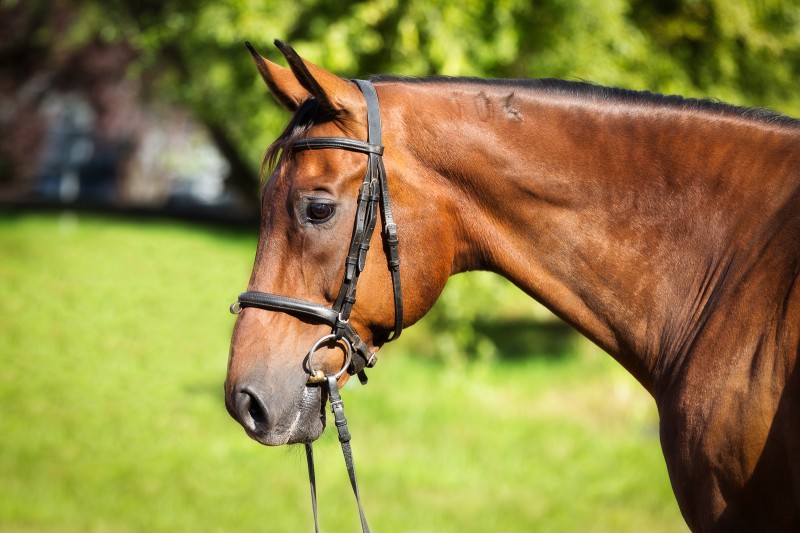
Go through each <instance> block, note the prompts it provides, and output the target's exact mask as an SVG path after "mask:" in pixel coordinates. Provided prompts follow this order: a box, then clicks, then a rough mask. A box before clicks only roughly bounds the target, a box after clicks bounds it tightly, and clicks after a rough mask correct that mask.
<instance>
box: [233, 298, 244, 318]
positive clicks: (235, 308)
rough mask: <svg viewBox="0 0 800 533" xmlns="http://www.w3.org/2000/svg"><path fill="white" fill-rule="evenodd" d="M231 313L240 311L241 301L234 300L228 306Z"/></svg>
mask: <svg viewBox="0 0 800 533" xmlns="http://www.w3.org/2000/svg"><path fill="white" fill-rule="evenodd" d="M230 311H231V314H234V315H238V314H239V313H241V312H242V303H241V302H240V301H238V300H237V301H235V302H233V303H232V304H231V307H230Z"/></svg>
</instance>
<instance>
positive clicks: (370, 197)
mask: <svg viewBox="0 0 800 533" xmlns="http://www.w3.org/2000/svg"><path fill="white" fill-rule="evenodd" d="M354 81H355V83H356V84H357V85H358V88H359V89H361V92H362V93H363V94H364V99H365V100H366V103H367V123H368V138H367V142H364V141H359V140H356V139H350V138H347V137H309V138H305V139H300V140H298V141H296V142H295V143H294V146H293V147H292V149H293V150H297V151H300V150H323V149H338V150H348V151H351V152H360V153H362V154H367V156H368V157H369V160H368V162H367V172H366V174H365V176H364V180H363V182H362V183H361V187H360V188H359V193H358V203H357V205H356V219H355V226H354V228H353V236H352V237H351V239H350V248H349V251H348V253H347V258H346V259H345V268H344V277H343V279H342V286H341V288H340V289H339V295H338V296H337V298H336V301H335V302H334V303H333V306H332V307H330V308H329V307H324V306H321V305H319V304H316V303H313V302H309V301H306V300H299V299H297V298H292V297H289V296H280V295H277V294H268V293H265V292H258V291H247V292H243V293H242V294H240V295H239V299H238V301H236V302H235V303H234V304H233V305H231V312H232V313H234V314H238V313H239V312H240V311H241V310H242V309H243V308H245V307H257V308H259V309H266V310H268V311H278V312H283V313H288V314H290V315H295V316H299V317H300V318H305V319H310V320H312V321H322V322H324V323H326V324H328V325H329V326H331V328H332V332H331V333H330V334H329V335H326V336H325V337H323V339H326V340H335V341H340V340H342V341H345V342H346V343H347V344H349V346H350V347H352V350H353V352H355V354H356V355H357V356H358V357H355V358H352V360H351V362H350V364H349V365H348V368H347V371H348V372H349V373H350V374H358V375H359V378H360V379H361V381H362V383H364V382H366V374H365V373H364V368H365V367H366V368H372V367H373V366H374V365H375V363H376V361H377V357H376V355H375V354H374V353H373V352H372V351H371V350H370V349H369V347H368V346H367V345H366V344H365V343H364V341H363V340H361V337H360V336H359V335H358V332H356V330H355V329H354V328H353V326H352V325H351V324H350V322H349V319H350V313H351V312H352V310H353V306H354V305H355V303H356V286H357V284H358V279H359V276H360V275H361V272H362V271H363V270H364V265H365V263H366V259H367V252H368V251H369V244H370V240H371V239H372V234H373V231H374V230H375V225H376V223H377V219H378V211H379V205H380V212H381V214H382V221H383V242H384V246H385V248H386V254H387V261H388V264H389V271H390V272H391V275H392V291H393V295H394V331H393V332H392V334H391V335H390V337H389V338H388V339H387V342H388V341H391V340H394V339H396V338H397V337H399V336H400V333H401V332H402V331H403V294H402V289H401V286H400V257H399V255H398V251H397V245H398V240H397V225H396V224H395V222H394V216H393V215H392V202H391V198H390V196H389V185H388V182H387V180H386V169H385V168H384V166H383V158H382V156H383V146H382V145H381V116H380V105H379V103H378V94H377V93H376V92H375V87H374V86H373V85H372V83H370V82H368V81H364V80H354ZM321 344H324V342H322V339H320V341H318V342H317V344H315V346H319V345H321ZM309 355H311V354H309ZM306 371H307V372H308V374H309V376H310V377H309V381H310V382H312V383H320V382H321V381H322V378H321V377H320V375H319V373H318V372H317V371H316V370H314V369H313V368H312V367H311V365H310V364H309V365H307V367H306Z"/></svg>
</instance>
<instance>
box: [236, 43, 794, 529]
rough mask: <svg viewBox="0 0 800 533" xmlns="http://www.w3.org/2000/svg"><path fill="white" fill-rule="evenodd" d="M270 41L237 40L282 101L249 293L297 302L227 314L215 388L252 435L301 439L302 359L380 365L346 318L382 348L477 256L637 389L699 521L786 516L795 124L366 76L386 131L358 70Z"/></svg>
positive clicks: (514, 83)
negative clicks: (277, 58)
mask: <svg viewBox="0 0 800 533" xmlns="http://www.w3.org/2000/svg"><path fill="white" fill-rule="evenodd" d="M276 45H277V46H278V48H279V49H280V51H281V52H282V54H283V56H284V57H285V59H286V61H287V62H288V65H289V66H288V68H286V67H282V66H280V65H278V64H276V63H273V62H272V61H270V60H268V59H266V58H264V57H262V56H261V55H259V54H258V53H257V52H256V51H255V50H254V49H253V48H252V47H250V49H251V53H252V55H253V58H254V61H255V63H256V67H257V69H258V71H259V73H260V74H261V77H262V78H263V80H264V82H265V83H266V85H267V87H268V88H269V91H270V92H271V93H272V95H273V96H274V97H275V98H276V99H277V101H278V102H279V103H280V104H282V105H283V106H284V107H286V108H287V109H288V110H289V111H291V112H292V113H293V116H292V119H291V121H290V122H289V124H288V126H287V127H286V129H285V131H284V132H283V133H282V134H281V136H280V137H279V138H278V139H277V140H276V141H275V143H273V144H272V146H271V147H270V148H269V150H268V153H267V154H268V159H269V160H270V161H271V162H272V163H273V166H274V170H273V171H272V173H271V176H270V177H269V179H268V180H267V181H266V183H265V185H264V187H263V193H262V198H261V205H262V217H261V221H260V236H259V241H258V246H257V250H256V255H255V262H254V267H253V271H252V275H251V277H250V281H249V285H248V290H249V291H251V292H252V293H253V294H259V293H261V294H268V295H270V294H271V295H283V296H285V297H287V298H285V300H286V301H289V302H290V303H291V305H289V304H287V306H288V307H285V308H278V307H279V306H278V304H275V301H278V300H277V298H279V297H272V298H273V300H271V301H272V302H273V303H272V307H270V306H269V305H266V304H265V306H262V308H259V306H258V305H256V304H253V305H250V306H243V307H244V309H237V310H239V311H241V312H240V313H239V315H238V317H237V319H236V323H235V326H234V329H233V333H232V339H231V348H230V354H229V362H228V371H227V378H226V381H225V402H226V406H227V407H228V410H229V412H230V413H231V415H232V416H233V417H234V418H235V419H236V420H237V421H239V422H240V423H241V425H242V426H243V427H244V428H245V430H246V432H247V434H248V435H249V436H250V437H251V438H253V439H255V440H256V441H258V442H260V443H262V444H265V445H270V446H275V445H282V444H291V443H309V442H311V441H314V440H315V439H317V438H318V437H319V436H320V434H321V433H322V431H323V429H324V426H325V416H324V403H325V394H324V392H323V388H322V387H318V386H314V385H313V384H312V383H309V379H308V377H309V376H308V374H309V373H314V372H320V373H324V374H330V375H335V379H333V381H334V383H335V384H336V385H343V384H344V383H345V382H346V381H347V380H348V378H349V376H350V374H351V373H355V372H356V371H357V372H358V373H359V374H360V373H361V370H362V369H363V367H364V366H369V365H368V363H374V357H373V358H372V359H371V360H370V361H367V362H362V364H361V365H359V367H357V368H355V369H354V368H352V367H351V366H350V365H351V363H350V359H351V354H350V351H351V350H350V348H351V347H350V344H351V343H347V346H344V345H343V343H342V342H340V341H339V339H341V338H342V332H341V329H342V328H343V327H345V326H346V328H348V330H349V331H350V332H351V333H352V334H355V335H356V337H357V340H354V341H353V342H361V344H362V345H363V346H362V348H364V350H366V351H367V352H368V353H374V352H376V351H377V350H379V349H380V348H381V346H382V345H383V344H385V343H386V342H387V341H388V340H390V339H391V338H393V335H396V334H398V333H399V331H398V327H397V326H398V324H397V322H398V321H399V322H400V324H399V326H400V328H402V327H408V326H410V325H412V324H413V323H414V322H416V321H417V320H419V319H420V318H421V317H422V316H423V315H425V314H426V312H427V311H428V310H430V309H431V307H432V306H433V304H434V302H435V301H436V299H437V298H438V296H439V294H440V293H441V291H442V289H443V287H444V286H445V283H446V281H447V279H448V277H449V276H451V275H453V274H456V273H459V272H465V271H470V270H488V271H492V272H495V273H497V274H500V275H501V276H503V277H505V278H506V279H508V280H510V281H511V282H513V283H514V284H515V285H517V286H518V287H520V288H521V289H522V290H524V291H525V292H526V293H527V294H528V295H529V296H531V297H532V298H534V299H536V300H538V301H539V302H541V303H542V304H544V305H545V306H546V307H548V308H549V309H550V310H552V311H553V312H554V313H555V314H556V315H558V316H559V317H561V318H562V319H563V320H565V321H566V322H568V323H569V324H571V325H572V326H574V327H575V328H576V329H577V330H578V331H579V332H581V333H582V334H583V335H585V336H586V337H588V338H589V339H590V340H592V341H593V342H594V343H596V344H597V345H599V346H600V347H601V348H602V349H603V350H604V351H606V352H607V353H608V354H610V355H611V356H612V357H614V358H615V359H616V360H617V361H618V362H619V363H620V364H621V365H622V366H623V367H624V368H625V369H627V371H629V372H630V373H631V374H632V375H633V376H634V377H635V378H636V379H637V380H638V381H639V383H641V385H642V386H643V387H644V388H645V389H646V390H647V391H648V392H649V393H650V394H651V395H652V396H653V398H654V399H655V403H656V405H657V408H658V413H659V435H660V440H661V446H662V450H663V453H664V458H665V461H666V465H667V470H668V473H669V478H670V482H671V485H672V488H673V491H674V494H675V497H676V499H677V502H678V505H679V508H680V510H681V512H682V514H683V517H684V519H685V520H686V522H687V524H688V526H689V527H690V529H691V530H693V531H800V453H798V451H800V375H799V374H798V369H797V366H796V362H797V359H798V352H799V351H800V283H798V276H799V274H800V121H799V120H796V119H793V118H790V117H787V116H783V115H780V114H778V113H775V112H771V111H768V110H763V109H754V108H742V107H736V106H732V105H728V104H724V103H721V102H717V101H711V100H703V99H688V98H682V97H679V96H664V95H659V94H654V93H650V92H638V91H631V90H624V89H616V88H607V87H602V86H598V85H594V84H589V83H585V82H568V81H560V80H552V79H526V80H504V79H498V80H484V79H477V78H447V77H432V78H424V79H414V78H404V77H397V76H385V75H382V76H376V77H373V78H371V84H369V85H372V86H373V87H374V90H375V91H376V95H377V98H378V100H379V109H380V111H379V112H380V120H381V122H382V124H381V127H382V135H383V137H382V147H381V148H380V150H379V149H378V148H376V147H375V145H374V144H371V142H372V141H369V135H370V134H369V132H368V130H371V124H369V123H368V120H367V111H368V110H367V101H366V99H365V98H366V97H365V94H366V93H362V90H361V85H356V84H355V83H354V82H352V81H349V80H345V79H343V78H340V77H338V76H337V75H335V74H333V73H331V72H328V71H326V70H325V69H323V68H322V67H319V66H317V65H315V64H313V63H311V62H309V61H307V60H305V59H303V58H301V57H300V56H299V55H298V54H297V52H295V51H294V50H293V49H292V48H291V47H289V46H288V45H286V44H285V43H282V42H281V41H276ZM248 46H249V45H248ZM317 138H322V140H320V139H317ZM325 139H327V141H326V140H325ZM331 139H333V141H331ZM335 139H340V140H341V139H345V140H348V139H352V140H353V141H352V142H353V145H352V146H351V149H348V148H346V147H345V148H343V149H334V148H335V147H334V146H328V145H325V143H328V144H331V143H334V144H336V143H335ZM368 141H369V142H368ZM314 143H316V145H315V144H314ZM340 144H341V143H340ZM344 144H346V143H344ZM379 144H380V143H379ZM354 147H356V148H358V147H360V148H358V149H356V148H354ZM370 147H371V148H370ZM370 150H371V151H370ZM378 152H380V154H378ZM365 154H366V156H365ZM376 154H377V155H376ZM378 155H379V156H380V157H378ZM374 158H378V159H381V161H380V165H383V166H385V179H386V182H387V184H388V186H390V187H391V208H392V211H393V217H394V220H393V221H392V222H390V223H388V224H387V221H386V220H385V217H384V218H382V221H381V225H382V226H383V227H381V229H380V231H378V232H376V233H370V234H369V235H367V237H366V238H365V242H362V244H363V245H364V246H366V247H367V248H369V247H370V246H371V249H372V252H371V253H368V254H366V253H364V254H360V255H359V254H356V255H357V261H356V262H358V263H359V265H358V266H359V273H360V281H359V291H358V294H359V295H360V298H359V299H358V303H357V304H354V305H352V306H351V307H350V308H349V309H348V313H347V315H348V316H346V317H343V316H342V315H341V313H340V314H339V315H338V316H336V310H335V309H336V305H337V304H341V298H340V294H339V293H340V292H341V290H342V289H341V287H342V286H343V284H345V283H346V282H347V276H348V275H350V274H348V272H350V270H348V269H349V268H351V265H350V263H351V261H350V259H348V261H347V263H348V264H345V263H346V261H345V260H344V259H345V258H346V257H348V258H349V257H351V256H352V255H353V254H352V253H350V252H351V250H350V248H351V247H352V246H348V240H349V239H350V238H351V235H353V232H354V225H355V226H358V224H359V220H360V219H358V217H359V216H361V215H363V213H362V210H361V207H360V206H361V203H360V200H359V201H357V197H358V198H361V196H362V195H363V194H367V195H370V194H372V195H373V196H375V195H376V194H377V193H374V192H371V193H369V192H368V193H364V191H363V183H364V182H365V181H370V182H373V181H374V178H371V177H370V173H371V172H372V170H371V169H372V168H373V165H374V161H373V159H374ZM365 173H366V175H367V180H365V179H364V176H365ZM378 196H380V195H378ZM373 199H374V198H373ZM378 199H379V202H380V197H379V198H378ZM383 203H384V204H385V203H386V202H383ZM384 207H385V206H383V205H382V208H384ZM354 220H356V222H355V223H354ZM373 224H374V221H373ZM387 225H388V226H390V227H389V228H387V227H386V226H387ZM395 228H396V239H395V251H396V253H397V258H396V259H397V260H398V264H401V265H402V268H401V269H398V268H395V266H396V265H393V264H392V261H391V250H390V248H391V246H390V245H389V244H387V238H388V237H387V236H388V234H389V230H394V229H395ZM362 236H363V232H362ZM354 241H355V237H353V240H352V241H350V242H351V244H352V242H354ZM397 243H399V244H397ZM387 264H388V267H387ZM396 271H397V272H399V275H398V276H395V272H396ZM395 277H398V278H399V279H396V280H395V279H394V278H395ZM400 282H401V283H402V287H403V292H402V306H401V309H400V315H398V309H397V295H396V290H397V289H398V285H396V284H395V283H397V284H399V283H400ZM393 289H395V290H393ZM345 292H346V291H345ZM353 292H354V288H353ZM354 296H355V295H354V294H353V300H355V298H354ZM337 299H338V300H339V302H337ZM292 302H293V303H292ZM298 302H299V303H298ZM276 306H278V307H276ZM292 306H294V307H292ZM303 306H305V307H303ZM332 306H333V308H335V309H334V310H333V311H331V310H330V309H329V308H331V307H332ZM340 308H341V305H340ZM265 309H266V310H265ZM309 309H310V311H309ZM275 311H283V312H275ZM326 312H329V313H328V314H330V315H331V316H328V315H327V314H325V313H326ZM315 313H316V314H315ZM323 315H324V316H323ZM331 324H333V326H334V332H336V331H337V328H339V330H340V331H339V333H338V335H335V336H334V337H333V338H331V340H325V342H322V343H319V342H317V339H319V340H320V341H322V340H324V338H325V337H326V336H329V335H331V333H330V331H331V330H330V327H331ZM345 337H346V336H345ZM348 338H349V337H348ZM315 342H316V344H315ZM310 346H314V348H313V349H312V350H311V352H309V351H308V349H309V347H310ZM356 348H357V347H356V346H353V349H354V350H356V351H358V350H357V349H356ZM312 354H313V355H314V360H315V363H314V365H315V367H316V368H319V369H320V370H318V371H315V370H314V369H313V368H312V370H311V372H309V367H311V365H310V361H309V359H310V356H311V355H312ZM344 369H348V372H343V370H344Z"/></svg>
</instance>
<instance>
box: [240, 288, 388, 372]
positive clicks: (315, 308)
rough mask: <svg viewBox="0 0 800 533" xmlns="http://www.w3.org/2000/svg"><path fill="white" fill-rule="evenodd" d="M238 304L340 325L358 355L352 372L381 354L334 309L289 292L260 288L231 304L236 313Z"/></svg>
mask: <svg viewBox="0 0 800 533" xmlns="http://www.w3.org/2000/svg"><path fill="white" fill-rule="evenodd" d="M237 306H238V308H239V309H244V308H246V307H255V308H257V309H264V310H265V311H279V312H282V313H287V314H290V315H294V316H297V317H299V318H303V319H306V320H310V321H312V322H323V323H325V324H328V325H329V326H331V327H332V328H337V327H338V328H340V329H341V331H342V336H343V337H345V338H346V339H347V340H348V341H349V342H350V345H351V346H352V347H353V350H354V351H355V352H356V354H357V355H358V356H359V357H358V359H357V360H354V361H353V363H352V365H351V369H350V373H351V374H358V373H360V372H361V371H363V369H364V367H367V368H372V367H373V366H375V363H376V362H377V360H378V356H377V355H375V354H374V353H372V351H371V350H370V349H369V347H368V346H367V345H366V343H364V341H363V340H361V337H360V336H359V335H358V333H357V332H356V330H355V328H353V326H351V325H350V323H349V322H341V320H340V319H339V314H338V313H337V312H336V311H335V310H333V309H329V308H327V307H323V306H321V305H317V304H315V303H312V302H307V301H305V300H298V299H297V298H291V297H289V296H280V295H277V294H267V293H265V292H258V291H247V292H243V293H242V294H240V295H239V298H238V300H237V301H236V302H235V303H234V304H233V305H231V311H232V312H234V313H237V312H238V310H237ZM359 379H361V381H362V382H366V380H365V377H364V376H359Z"/></svg>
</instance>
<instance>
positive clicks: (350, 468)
mask: <svg viewBox="0 0 800 533" xmlns="http://www.w3.org/2000/svg"><path fill="white" fill-rule="evenodd" d="M325 377H326V379H327V383H328V395H329V397H330V401H331V411H333V419H334V422H335V424H336V429H337V430H338V432H339V442H340V443H341V445H342V455H344V463H345V466H346V467H347V474H348V476H349V477H350V486H351V487H352V488H353V495H354V496H355V497H356V504H357V505H358V516H359V517H360V518H361V531H362V532H363V533H369V526H368V525H367V517H366V516H364V509H363V508H362V507H361V494H360V493H359V491H358V480H357V479H356V466H355V463H354V462H353V450H352V449H351V448H350V439H351V437H350V432H349V431H348V430H347V419H346V418H345V416H344V403H342V397H341V395H340V394H339V384H338V383H337V381H336V378H335V377H334V376H333V375H331V374H328V375H327V376H325Z"/></svg>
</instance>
